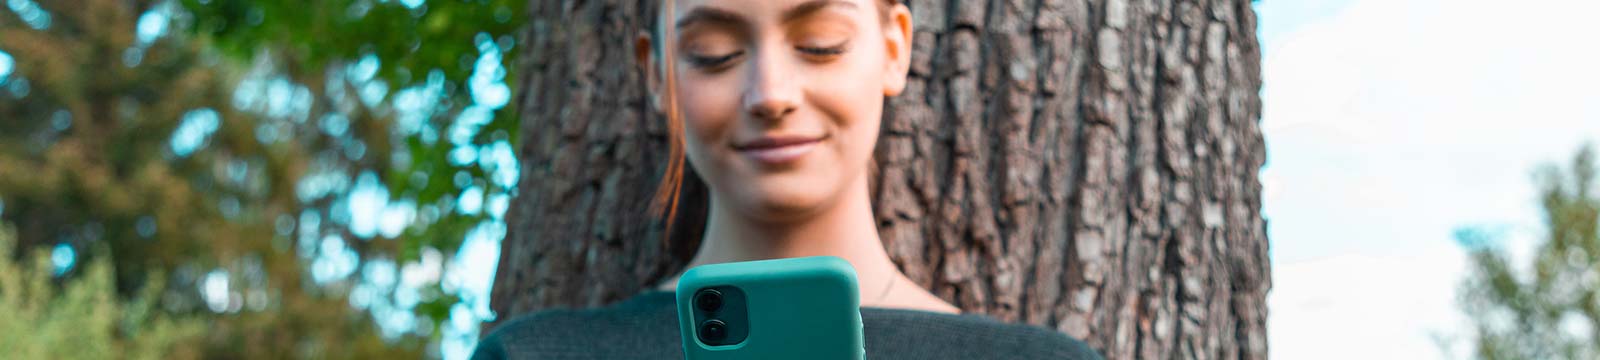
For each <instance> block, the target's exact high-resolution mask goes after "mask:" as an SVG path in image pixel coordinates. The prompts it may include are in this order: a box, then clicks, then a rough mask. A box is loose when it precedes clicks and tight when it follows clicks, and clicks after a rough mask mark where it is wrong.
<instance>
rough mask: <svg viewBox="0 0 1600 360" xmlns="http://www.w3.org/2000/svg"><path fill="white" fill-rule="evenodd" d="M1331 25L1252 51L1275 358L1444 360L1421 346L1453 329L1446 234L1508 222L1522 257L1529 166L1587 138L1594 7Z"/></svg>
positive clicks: (1369, 13) (1595, 111)
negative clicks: (1259, 88) (1262, 144)
mask: <svg viewBox="0 0 1600 360" xmlns="http://www.w3.org/2000/svg"><path fill="white" fill-rule="evenodd" d="M1260 8H1261V9H1262V13H1261V14H1260V16H1261V17H1262V18H1263V23H1266V22H1267V21H1268V20H1266V19H1271V18H1272V17H1273V16H1275V14H1274V13H1273V12H1272V11H1273V10H1272V8H1269V7H1266V6H1262V7H1260ZM1329 11H1331V12H1333V13H1332V14H1330V15H1329V16H1325V17H1305V16H1303V15H1286V16H1292V17H1299V18H1312V19H1316V21H1315V22H1312V23H1308V24H1304V25H1302V26H1298V27H1293V29H1294V30H1293V31H1292V32H1289V33H1285V34H1264V35H1263V37H1262V38H1263V39H1267V40H1268V41H1273V43H1267V44H1263V45H1264V48H1265V49H1267V52H1266V58H1265V59H1264V63H1263V71H1264V76H1265V80H1266V85H1265V88H1264V89H1263V100H1264V101H1265V109H1264V114H1263V120H1262V123H1263V128H1264V131H1265V132H1266V136H1267V143H1268V147H1269V160H1270V163H1269V165H1268V167H1267V169H1265V170H1264V171H1263V174H1262V176H1263V182H1264V183H1265V185H1266V186H1267V188H1266V192H1267V194H1266V198H1265V208H1266V209H1265V211H1266V215H1267V217H1268V221H1269V225H1270V229H1269V232H1270V236H1271V240H1272V243H1273V244H1272V252H1273V256H1274V261H1275V264H1274V267H1275V271H1274V283H1275V288H1274V289H1273V291H1272V293H1271V295H1269V306H1270V311H1271V314H1272V315H1271V316H1270V317H1269V320H1268V321H1269V325H1268V328H1269V332H1270V333H1269V341H1270V344H1271V349H1272V350H1271V351H1272V357H1274V358H1292V359H1304V358H1407V359H1412V358H1437V357H1442V354H1440V353H1439V349H1438V347H1437V346H1436V345H1435V344H1434V343H1433V341H1432V340H1431V339H1430V337H1429V336H1430V335H1429V334H1431V333H1444V334H1446V335H1448V334H1451V333H1452V332H1453V331H1455V330H1454V329H1456V328H1457V327H1456V326H1453V325H1455V324H1457V323H1456V321H1459V320H1460V315H1459V314H1458V312H1459V311H1458V310H1456V307H1455V287H1456V285H1457V283H1458V282H1459V280H1460V279H1461V278H1462V276H1464V275H1465V273H1464V271H1465V270H1464V267H1463V261H1462V260H1463V255H1462V251H1461V250H1460V249H1459V247H1457V246H1456V245H1455V243H1454V241H1453V239H1452V238H1451V232H1452V230H1453V229H1454V228H1456V227H1458V226H1462V225H1473V224H1482V223H1491V224H1512V225H1514V226H1515V228H1516V229H1519V230H1517V231H1516V232H1517V234H1513V237H1514V238H1513V239H1512V240H1511V241H1510V242H1509V243H1508V244H1507V245H1508V246H1509V247H1511V248H1512V249H1513V251H1514V252H1513V253H1526V252H1527V248H1531V246H1532V245H1533V242H1534V241H1533V240H1531V237H1530V236H1529V235H1528V234H1531V233H1533V231H1531V230H1530V229H1531V228H1534V227H1537V225H1538V219H1539V214H1538V213H1537V210H1536V208H1535V207H1534V205H1535V203H1534V202H1533V200H1534V198H1533V196H1534V188H1533V186H1534V185H1533V183H1532V181H1531V180H1530V179H1531V178H1530V176H1529V175H1530V174H1531V171H1532V169H1533V168H1534V167H1535V166H1537V165H1540V164H1543V163H1547V162H1552V161H1565V159H1567V158H1569V157H1570V156H1571V154H1572V153H1573V151H1575V150H1576V148H1577V146H1578V145H1579V144H1581V143H1583V142H1585V141H1600V88H1597V87H1596V84H1600V66H1597V65H1595V64H1600V41H1595V38H1597V37H1600V36H1597V35H1600V24H1597V23H1595V22H1592V21H1589V19H1588V18H1589V17H1592V16H1593V14H1596V13H1600V2H1597V1H1589V0H1576V1H1559V0H1530V1H1520V2H1516V3H1507V2H1503V1H1490V0H1448V1H1447V0H1404V1H1396V0H1357V1H1354V2H1352V3H1350V4H1348V6H1346V7H1344V8H1342V9H1329ZM1279 28H1280V29H1282V28H1285V27H1279ZM1269 30H1271V29H1266V28H1263V31H1264V32H1265V31H1269Z"/></svg>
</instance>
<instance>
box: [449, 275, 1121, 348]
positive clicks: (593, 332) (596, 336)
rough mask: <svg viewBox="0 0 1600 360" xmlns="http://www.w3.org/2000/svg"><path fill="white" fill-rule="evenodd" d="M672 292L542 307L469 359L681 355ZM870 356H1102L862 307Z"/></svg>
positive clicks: (938, 317) (998, 330) (1025, 334)
mask: <svg viewBox="0 0 1600 360" xmlns="http://www.w3.org/2000/svg"><path fill="white" fill-rule="evenodd" d="M674 302H675V300H674V296H673V293H671V292H667V291H652V292H647V293H644V294H640V295H638V296H635V297H633V298H632V299H628V300H626V301H623V302H620V303H617V304H614V305H612V306H609V307H605V308H598V309H581V310H547V311H542V312H538V313H534V314H529V315H525V316H521V317H518V318H516V319H513V320H511V321H508V322H506V323H505V324H502V325H500V326H499V327H497V328H495V329H494V330H493V331H491V332H490V333H489V335H488V336H486V337H484V338H483V339H482V340H481V341H479V342H478V349H477V350H476V351H475V352H474V353H473V355H472V358H473V359H682V358H683V345H682V343H681V340H680V339H679V338H678V314H677V309H676V307H675V306H674V305H675V304H674ZM861 321H862V331H863V334H864V336H865V337H866V339H865V340H866V347H867V359H872V360H880V359H1084V360H1088V359H1100V358H1101V357H1100V355H1099V354H1098V353H1096V352H1095V351H1094V350H1093V349H1090V348H1089V346H1088V345H1085V344H1084V343H1083V342H1082V341H1079V340H1077V339H1073V338H1072V337H1069V336H1067V335H1065V334H1062V333H1060V332H1056V331H1050V330H1047V329H1044V328H1040V327H1034V326H1028V325H1018V324H1006V323H1002V322H999V321H995V320H994V319H991V318H988V317H984V316H980V315H954V314H943V313H935V312H927V311H916V310H901V309H882V308H862V309H861Z"/></svg>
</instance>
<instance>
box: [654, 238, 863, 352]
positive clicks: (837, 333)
mask: <svg viewBox="0 0 1600 360" xmlns="http://www.w3.org/2000/svg"><path fill="white" fill-rule="evenodd" d="M858 291H859V290H858V289H857V287H856V272H855V268H852V267H851V266H850V263H848V262H846V261H844V259H840V258H838V257H833V256H814V257H802V258H788V259H776V260H760V261H746V262H736V263H722V264H711V265H702V266H696V267H694V268H691V269H689V271H687V272H684V274H683V277H682V278H680V279H679V280H678V289H677V305H678V329H679V334H682V335H681V336H682V337H683V352H684V356H685V358H687V359H688V360H714V359H858V360H859V359H861V358H863V357H865V356H866V348H865V347H864V343H865V341H864V340H863V339H862V334H861V307H860V306H861V305H860V302H861V300H860V296H859V295H858Z"/></svg>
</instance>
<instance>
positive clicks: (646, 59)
mask: <svg viewBox="0 0 1600 360" xmlns="http://www.w3.org/2000/svg"><path fill="white" fill-rule="evenodd" d="M633 58H634V63H636V64H638V65H639V72H640V73H641V74H644V82H645V89H646V90H648V91H649V92H650V94H649V95H650V108H652V109H655V110H656V111H664V110H663V109H665V107H664V106H662V105H663V104H662V102H661V83H662V81H661V71H659V69H660V68H661V67H660V65H659V64H657V62H658V61H659V60H660V59H657V58H656V51H655V48H654V43H653V42H652V39H650V32H649V31H640V32H639V36H638V37H636V38H634V40H633Z"/></svg>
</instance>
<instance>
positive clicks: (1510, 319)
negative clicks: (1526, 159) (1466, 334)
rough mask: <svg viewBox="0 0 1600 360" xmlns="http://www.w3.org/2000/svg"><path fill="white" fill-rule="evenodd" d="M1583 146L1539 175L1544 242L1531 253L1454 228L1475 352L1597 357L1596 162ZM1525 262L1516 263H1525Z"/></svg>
mask: <svg viewBox="0 0 1600 360" xmlns="http://www.w3.org/2000/svg"><path fill="white" fill-rule="evenodd" d="M1595 160H1596V159H1595V152H1594V148H1593V147H1592V146H1585V147H1584V148H1583V149H1582V150H1580V151H1579V152H1578V154H1577V155H1576V156H1574V158H1573V160H1572V162H1571V164H1570V165H1569V166H1568V167H1566V168H1561V167H1556V166H1553V165H1552V166H1547V167H1545V168H1542V169H1540V170H1539V172H1538V173H1537V175H1536V179H1537V183H1538V185H1539V188H1540V207H1541V209H1542V210H1543V212H1544V231H1545V233H1544V235H1543V241H1542V243H1541V244H1539V245H1538V247H1537V249H1536V250H1534V252H1533V253H1532V254H1531V258H1530V259H1513V258H1512V257H1511V254H1510V253H1509V252H1508V250H1506V249H1505V248H1504V247H1502V246H1497V245H1495V242H1494V239H1495V238H1498V237H1499V236H1500V235H1497V234H1495V233H1494V232H1493V231H1490V230H1484V229H1473V228H1467V229H1462V230H1459V231H1457V234H1456V235H1457V239H1458V241H1459V242H1460V243H1461V244H1462V245H1463V247H1465V248H1466V249H1467V250H1468V253H1469V256H1470V258H1471V260H1470V265H1469V268H1470V275H1469V276H1468V278H1467V279H1466V280H1465V281H1463V283H1462V285H1461V289H1460V300H1459V301H1460V304H1461V307H1462V310H1463V311H1465V312H1466V314H1467V315H1468V316H1469V317H1470V318H1471V322H1472V328H1471V335H1472V338H1471V340H1472V344H1471V346H1472V349H1471V351H1472V352H1471V354H1472V356H1473V357H1475V358H1480V359H1595V358H1600V232H1597V231H1596V230H1597V229H1600V197H1597V194H1595V192H1594V191H1595V186H1596V184H1595V176H1596V163H1595ZM1523 260H1526V261H1527V262H1526V264H1527V266H1519V265H1522V264H1524V263H1523V262H1522V261H1523Z"/></svg>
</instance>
